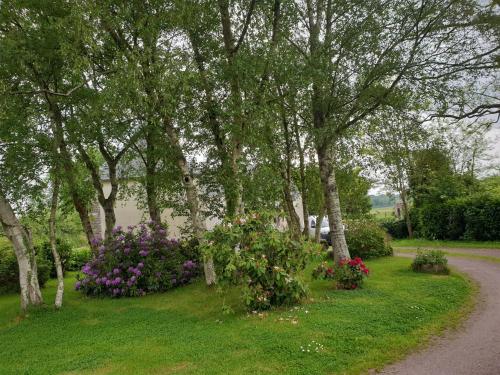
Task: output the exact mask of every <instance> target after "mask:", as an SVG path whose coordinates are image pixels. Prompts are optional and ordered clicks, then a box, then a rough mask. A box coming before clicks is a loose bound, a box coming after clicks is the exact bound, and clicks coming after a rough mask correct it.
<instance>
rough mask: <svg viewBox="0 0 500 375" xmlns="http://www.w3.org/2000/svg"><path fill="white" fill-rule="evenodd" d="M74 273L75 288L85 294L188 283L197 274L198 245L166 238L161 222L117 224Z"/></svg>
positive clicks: (154, 289) (132, 291)
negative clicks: (123, 227) (79, 269)
mask: <svg viewBox="0 0 500 375" xmlns="http://www.w3.org/2000/svg"><path fill="white" fill-rule="evenodd" d="M94 245H95V248H96V249H97V250H96V252H95V253H94V254H93V257H92V259H91V260H90V261H89V262H88V263H86V264H85V265H84V266H83V268H82V270H81V272H82V274H83V275H78V276H77V282H76V285H75V288H76V289H77V290H80V291H81V292H83V293H84V294H87V295H96V296H97V295H98V296H110V297H122V296H141V295H144V294H146V293H151V292H160V291H165V290H168V289H172V288H176V287H178V286H181V285H184V284H187V283H189V282H191V281H192V280H193V278H195V277H197V276H198V275H199V274H200V267H199V256H198V253H197V246H196V245H195V244H193V243H192V242H188V241H183V242H179V241H177V240H175V239H169V238H167V232H166V230H165V228H164V227H163V226H161V225H158V224H155V223H152V222H151V223H148V224H147V225H144V224H142V225H140V226H129V227H128V228H127V230H123V229H122V228H121V227H116V228H115V229H114V230H113V234H112V236H110V238H108V239H106V240H95V242H94Z"/></svg>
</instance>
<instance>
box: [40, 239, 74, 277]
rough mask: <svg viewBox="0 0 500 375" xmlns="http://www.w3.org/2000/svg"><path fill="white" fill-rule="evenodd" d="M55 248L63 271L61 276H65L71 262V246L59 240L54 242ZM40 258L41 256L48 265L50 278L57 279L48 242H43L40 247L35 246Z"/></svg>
mask: <svg viewBox="0 0 500 375" xmlns="http://www.w3.org/2000/svg"><path fill="white" fill-rule="evenodd" d="M56 248H57V252H58V253H59V257H60V258H61V265H62V269H63V274H66V271H67V270H68V266H69V264H70V262H71V256H72V254H71V246H70V245H69V243H68V242H66V241H64V240H60V239H59V238H58V239H57V240H56ZM35 250H36V251H37V252H38V253H40V255H41V256H43V257H44V258H45V259H46V260H47V261H48V262H49V264H50V277H52V278H55V277H57V272H56V264H55V262H54V257H53V255H52V249H51V248H50V242H48V241H45V242H43V243H42V244H41V245H40V246H37V247H36V249H35Z"/></svg>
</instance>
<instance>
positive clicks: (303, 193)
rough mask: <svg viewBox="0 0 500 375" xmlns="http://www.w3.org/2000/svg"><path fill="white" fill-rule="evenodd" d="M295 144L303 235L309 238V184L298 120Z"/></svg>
mask: <svg viewBox="0 0 500 375" xmlns="http://www.w3.org/2000/svg"><path fill="white" fill-rule="evenodd" d="M294 131H295V142H296V143H297V151H298V154H299V173H300V195H301V198H302V214H303V215H304V230H303V234H304V236H305V237H306V238H307V237H308V236H309V206H308V204H307V200H308V194H307V182H306V170H305V169H306V167H305V162H304V148H303V147H302V145H301V143H300V134H299V129H298V126H297V120H296V119H295V120H294Z"/></svg>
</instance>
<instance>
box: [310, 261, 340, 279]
mask: <svg viewBox="0 0 500 375" xmlns="http://www.w3.org/2000/svg"><path fill="white" fill-rule="evenodd" d="M333 268H334V267H333V266H332V265H330V264H328V262H321V263H320V264H319V266H318V267H316V268H315V269H314V271H313V274H312V276H313V278H314V279H333V278H334V276H335V272H334V269H333Z"/></svg>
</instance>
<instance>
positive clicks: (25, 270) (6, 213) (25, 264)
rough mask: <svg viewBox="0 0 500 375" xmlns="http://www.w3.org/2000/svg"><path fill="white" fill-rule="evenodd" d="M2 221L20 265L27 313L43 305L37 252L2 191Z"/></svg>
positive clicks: (23, 298)
mask: <svg viewBox="0 0 500 375" xmlns="http://www.w3.org/2000/svg"><path fill="white" fill-rule="evenodd" d="M0 221H1V223H2V227H3V230H4V232H5V234H6V235H7V237H8V238H9V240H10V242H11V243H12V246H13V247H14V253H15V255H16V258H17V263H18V265H19V285H20V289H21V309H22V310H23V311H26V310H27V309H28V308H29V307H30V306H35V305H41V304H42V303H43V298H42V293H41V292H40V286H39V285H38V273H37V266H36V258H35V250H34V249H33V245H32V243H31V239H30V237H29V235H28V233H27V232H26V230H25V229H24V228H23V227H22V225H21V223H20V222H19V220H17V218H16V215H15V214H14V210H13V209H12V207H11V205H10V204H9V202H7V200H6V198H5V196H4V194H3V192H2V191H0Z"/></svg>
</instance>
